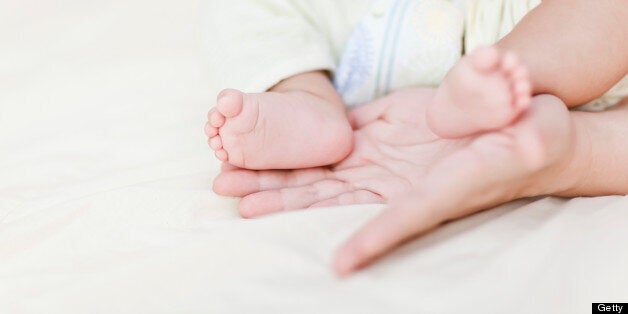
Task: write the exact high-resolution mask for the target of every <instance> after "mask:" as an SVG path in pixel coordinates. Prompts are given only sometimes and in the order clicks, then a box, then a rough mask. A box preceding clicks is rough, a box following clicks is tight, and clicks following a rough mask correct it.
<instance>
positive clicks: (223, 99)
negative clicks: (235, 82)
mask: <svg viewBox="0 0 628 314" xmlns="http://www.w3.org/2000/svg"><path fill="white" fill-rule="evenodd" d="M217 102H218V104H217V105H216V107H217V108H218V111H219V112H220V113H221V114H222V115H224V116H225V117H227V118H233V117H235V116H237V115H238V114H240V112H241V111H242V106H243V102H244V94H243V93H242V92H240V91H238V90H235V89H225V90H223V91H222V92H220V94H219V95H218V101H217Z"/></svg>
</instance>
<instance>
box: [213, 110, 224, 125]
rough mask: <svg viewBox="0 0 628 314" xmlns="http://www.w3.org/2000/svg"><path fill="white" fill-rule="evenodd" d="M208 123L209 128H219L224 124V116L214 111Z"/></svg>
mask: <svg viewBox="0 0 628 314" xmlns="http://www.w3.org/2000/svg"><path fill="white" fill-rule="evenodd" d="M209 123H210V124H211V126H213V127H215V128H219V127H221V126H223V125H224V124H225V116H223V115H222V114H221V113H220V112H218V111H217V110H216V111H214V112H213V113H212V115H211V116H210V117H209Z"/></svg>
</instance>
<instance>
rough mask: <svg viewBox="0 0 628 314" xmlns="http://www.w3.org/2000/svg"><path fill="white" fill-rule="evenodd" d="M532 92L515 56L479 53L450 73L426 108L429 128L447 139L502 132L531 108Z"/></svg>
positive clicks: (493, 50) (491, 50)
mask: <svg viewBox="0 0 628 314" xmlns="http://www.w3.org/2000/svg"><path fill="white" fill-rule="evenodd" d="M530 89H531V88H530V81H529V79H528V72H527V70H526V68H525V67H524V66H523V65H522V64H521V63H520V62H519V60H518V58H517V57H516V56H515V55H514V54H513V53H511V52H505V53H502V52H500V51H498V50H497V49H496V48H494V47H487V48H480V49H477V50H475V51H474V52H472V53H471V54H469V55H468V56H465V57H464V58H462V59H461V60H460V61H459V62H458V63H456V65H454V67H453V68H452V69H451V70H450V71H449V73H447V76H446V77H445V79H444V81H443V83H442V84H441V85H440V86H439V88H438V90H437V93H436V97H435V98H434V101H433V102H432V103H431V104H430V105H429V106H428V108H427V113H426V114H427V123H428V126H429V127H430V129H431V130H432V131H433V132H434V133H436V134H437V135H438V136H441V137H444V138H458V137H464V136H467V135H470V134H474V133H478V132H482V131H489V130H495V129H500V128H502V127H504V126H507V125H509V124H510V123H511V122H512V121H513V120H515V119H516V118H517V117H518V116H519V114H520V113H521V112H523V111H524V110H525V109H526V108H528V107H529V106H530V101H531V95H530V94H531V92H530Z"/></svg>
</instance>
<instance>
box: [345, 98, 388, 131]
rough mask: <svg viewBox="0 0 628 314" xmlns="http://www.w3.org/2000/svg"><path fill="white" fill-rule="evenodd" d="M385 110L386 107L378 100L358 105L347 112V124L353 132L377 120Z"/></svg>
mask: <svg viewBox="0 0 628 314" xmlns="http://www.w3.org/2000/svg"><path fill="white" fill-rule="evenodd" d="M387 109H388V105H387V104H385V103H384V102H382V101H378V100H375V101H372V102H370V103H366V104H363V105H360V106H358V107H356V108H354V109H352V110H351V111H349V114H348V117H349V123H351V127H353V129H354V130H357V129H360V128H362V127H363V126H365V125H367V124H369V123H371V122H373V121H375V120H377V119H379V118H380V117H381V116H382V115H383V114H384V112H386V110H387Z"/></svg>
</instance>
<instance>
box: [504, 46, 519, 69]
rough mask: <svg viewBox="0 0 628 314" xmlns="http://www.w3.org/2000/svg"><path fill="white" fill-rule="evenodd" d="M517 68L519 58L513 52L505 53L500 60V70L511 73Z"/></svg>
mask: <svg viewBox="0 0 628 314" xmlns="http://www.w3.org/2000/svg"><path fill="white" fill-rule="evenodd" d="M518 67H519V58H517V55H515V54H514V53H513V52H510V51H507V52H506V53H504V57H503V58H502V64H501V68H502V71H504V72H506V73H513V72H515V70H516V69H518Z"/></svg>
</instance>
